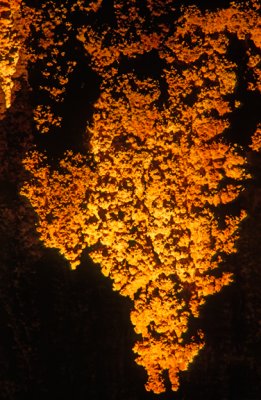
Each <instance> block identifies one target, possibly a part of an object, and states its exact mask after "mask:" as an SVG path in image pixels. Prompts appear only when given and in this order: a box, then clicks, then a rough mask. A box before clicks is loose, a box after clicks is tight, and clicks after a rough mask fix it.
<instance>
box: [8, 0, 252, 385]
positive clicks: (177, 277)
mask: <svg viewBox="0 0 261 400" xmlns="http://www.w3.org/2000/svg"><path fill="white" fill-rule="evenodd" d="M101 3H102V2H100V1H96V2H93V3H91V4H90V6H88V7H87V6H86V5H85V2H83V1H78V2H77V3H74V5H73V6H71V8H70V6H69V5H68V3H67V2H64V7H61V6H59V5H56V4H55V3H54V2H47V3H46V4H45V5H44V6H43V7H42V9H39V10H38V11H37V12H36V14H35V18H34V20H33V21H32V27H33V28H34V29H35V31H36V32H37V40H38V41H39V47H38V49H40V51H38V52H35V53H33V54H31V62H32V63H34V62H35V63H36V62H41V63H43V64H44V65H45V68H44V69H41V70H40V74H41V75H42V77H43V80H45V81H46V84H43V85H41V87H40V88H39V90H40V93H41V96H43V98H45V97H46V96H48V98H50V99H51V101H52V103H50V104H52V106H50V105H49V104H47V103H46V102H43V103H41V101H40V100H41V96H39V102H38V104H36V105H35V108H34V120H35V126H36V129H37V131H38V132H39V134H40V135H43V134H44V135H45V134H47V135H48V134H50V132H51V133H52V129H54V128H56V129H59V127H61V129H62V126H63V125H62V124H63V118H62V113H60V112H59V107H61V108H60V109H62V104H63V102H64V101H65V100H64V99H65V95H66V85H67V84H68V81H69V79H70V75H71V74H73V71H74V68H76V65H77V62H76V61H75V60H74V59H70V60H68V62H66V63H64V62H62V58H63V57H64V56H65V55H66V51H68V49H67V48H66V43H67V42H69V39H70V32H72V36H74V39H75V41H78V44H79V45H82V51H83V52H85V53H84V54H85V55H86V58H88V60H89V63H90V65H91V67H92V69H93V70H94V71H95V72H96V73H97V74H98V76H100V77H101V87H100V94H99V98H98V99H97V101H96V102H95V104H94V112H93V115H92V119H91V120H90V121H89V122H88V126H87V129H86V139H85V142H86V143H87V145H86V154H84V155H80V154H74V153H73V152H72V151H68V152H67V154H66V155H65V156H64V158H63V159H61V161H60V163H59V165H58V168H56V169H54V168H53V166H51V165H49V163H48V159H47V158H46V157H45V156H44V155H43V154H41V153H40V152H39V151H37V150H36V151H34V152H31V153H29V155H28V156H27V157H26V158H25V159H24V162H23V163H24V167H25V169H26V170H27V171H29V172H30V173H31V178H30V179H29V180H28V181H27V182H25V184H24V185H23V188H22V190H21V193H22V194H23V195H24V196H26V197H27V198H28V199H29V201H30V203H31V205H32V207H33V208H34V210H35V211H36V213H37V216H38V224H37V231H38V232H39V235H40V239H41V240H42V241H43V243H44V245H45V246H47V247H52V248H56V249H58V250H59V251H60V253H61V254H62V255H63V256H64V257H65V258H66V259H67V260H68V261H69V263H70V264H71V267H72V268H73V269H74V268H76V267H77V266H78V265H79V264H80V259H81V254H82V252H83V250H84V249H85V248H88V249H89V253H90V256H91V258H92V260H93V261H94V262H95V263H98V264H100V265H101V270H102V272H103V274H104V275H105V276H108V277H110V278H111V280H112V282H113V288H114V290H116V291H119V293H120V294H121V295H123V296H127V297H129V298H130V299H131V300H132V302H133V309H132V312H131V316H130V318H131V321H132V323H133V325H134V329H135V332H136V333H137V334H138V335H140V336H139V338H140V339H139V340H138V341H137V343H136V344H135V346H134V352H135V353H136V354H137V359H136V361H137V363H138V364H140V365H142V366H143V367H144V368H145V370H146V371H147V374H148V382H147V385H146V389H147V390H148V391H153V392H155V393H161V392H164V390H165V382H164V377H163V372H164V371H167V372H168V375H169V380H170V382H171V386H172V390H174V391H176V390H177V389H178V387H179V373H180V371H185V370H187V369H188V366H189V364H190V363H191V362H192V361H193V359H194V357H195V356H196V355H197V354H198V352H199V350H200V349H201V348H202V347H203V346H204V332H202V331H201V330H199V331H198V333H197V335H196V337H194V336H192V337H189V338H188V323H189V322H190V321H191V320H192V319H193V317H198V316H199V313H200V307H201V306H202V305H203V304H204V303H205V301H206V297H207V296H208V295H211V294H214V293H217V292H219V291H220V290H221V289H222V287H223V286H225V285H228V284H229V283H230V282H231V281H232V279H233V276H232V274H231V273H229V272H222V261H224V259H225V258H226V256H227V255H228V254H232V253H234V252H236V247H235V243H236V240H237V239H238V236H239V234H238V228H239V224H240V222H241V220H242V219H243V218H244V217H245V216H246V213H245V212H244V211H242V210H241V211H240V210H239V211H238V212H237V214H236V215H235V214H231V213H230V212H229V209H226V206H227V205H229V204H230V203H231V202H233V201H234V200H235V199H237V197H238V195H239V194H240V193H241V192H242V191H243V189H244V184H245V181H246V179H248V178H250V175H249V174H248V173H247V172H246V170H245V168H246V155H245V154H244V151H243V150H242V149H241V148H240V147H239V146H236V145H232V144H231V143H229V141H228V140H226V134H227V132H228V130H229V127H230V115H231V114H232V113H233V112H234V111H235V110H236V108H237V107H239V106H240V102H239V100H235V101H234V100H233V102H232V101H231V98H232V96H234V95H235V93H236V87H237V81H238V79H239V77H238V65H237V63H236V62H235V61H232V60H231V57H229V46H230V44H231V43H230V42H231V40H232V38H234V39H235V38H236V39H237V40H240V41H244V43H246V56H247V57H248V68H249V77H250V78H251V79H250V78H249V82H248V89H249V91H254V92H255V91H258V90H259V89H260V73H259V70H258V67H257V64H258V60H259V55H258V49H259V48H260V30H258V24H257V22H258V13H257V10H256V8H257V5H256V3H255V2H252V3H253V4H252V6H251V5H248V6H245V7H244V6H243V5H242V6H241V5H235V4H232V5H231V6H230V7H229V8H226V9H221V10H218V11H213V12H212V11H207V12H201V11H200V10H199V9H198V8H197V7H195V6H192V7H187V8H184V9H183V10H182V11H181V13H180V16H179V17H178V20H175V19H174V16H175V15H176V14H175V13H176V10H175V2H172V1H168V2H166V1H165V2H160V1H158V2H153V1H148V2H147V11H146V13H145V14H144V15H143V16H142V15H141V12H140V9H139V7H137V5H136V2H135V1H114V17H115V19H114V21H113V24H111V25H110V24H109V23H108V24H103V25H101V26H97V24H95V23H94V24H93V25H91V24H86V25H85V26H83V27H78V28H77V27H75V26H73V23H72V22H71V20H70V16H71V15H72V14H73V13H76V12H78V13H83V14H84V15H90V16H92V15H93V18H94V21H95V16H94V15H95V13H97V15H98V12H99V10H100V9H101V7H102V4H101ZM173 3H174V6H173ZM163 4H164V7H163ZM167 15H168V17H167ZM171 16H173V22H172V21H171V20H170V17H171ZM148 18H149V20H150V21H151V24H150V25H149V24H148V22H147V20H146V19H148ZM59 26H60V27H64V26H66V30H64V29H63V30H61V31H60V30H59ZM28 46H29V47H30V45H28ZM29 52H30V50H29ZM146 57H151V59H153V60H154V61H155V68H154V65H153V64H152V65H147V66H146V70H142V68H140V66H142V64H143V62H144V63H145V62H146V60H147V59H146ZM72 58H73V57H72ZM137 59H138V60H139V61H138V64H137V65H138V67H137V70H138V72H137V71H135V68H133V69H132V68H131V66H132V65H135V61H136V60H137ZM39 60H40V61H39ZM15 66H16V62H14V63H13V64H12V66H11V67H10V68H11V69H12V70H8V71H9V72H8V74H6V73H5V72H3V73H2V74H3V78H2V79H3V80H2V82H3V84H2V89H3V91H4V93H5V102H6V107H9V106H10V105H11V100H10V93H11V87H12V83H11V82H12V76H13V75H14V71H15ZM139 68H140V69H139ZM158 70H159V71H160V73H157V72H155V71H158ZM3 71H5V69H4V68H3ZM233 98H234V97H233ZM57 110H58V111H57ZM251 146H252V147H251V148H252V150H258V148H259V147H260V131H259V130H258V129H257V130H256V132H255V134H254V135H253V138H252V144H251ZM90 156H91V157H92V158H91V160H92V161H91V162H90ZM221 209H222V213H221V212H219V210H221ZM224 210H225V211H224Z"/></svg>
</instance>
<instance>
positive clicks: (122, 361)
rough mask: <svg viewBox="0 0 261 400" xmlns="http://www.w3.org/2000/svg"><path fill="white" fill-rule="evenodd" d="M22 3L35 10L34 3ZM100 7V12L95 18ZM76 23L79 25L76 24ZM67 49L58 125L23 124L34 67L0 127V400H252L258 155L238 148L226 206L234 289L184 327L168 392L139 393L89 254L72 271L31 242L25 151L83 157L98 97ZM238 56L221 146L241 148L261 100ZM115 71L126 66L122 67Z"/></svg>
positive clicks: (236, 50) (140, 381)
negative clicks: (234, 221)
mask: <svg viewBox="0 0 261 400" xmlns="http://www.w3.org/2000/svg"><path fill="white" fill-rule="evenodd" d="M27 3H28V4H29V3H30V5H31V6H35V7H40V6H41V2H37V1H33V0H31V1H30V2H29V1H28V2H27ZM109 3H110V2H108V3H107V5H106V6H105V5H104V7H105V8H104V10H105V11H106V10H109V8H110V7H109ZM195 3H196V4H197V5H198V6H200V7H201V8H202V9H204V8H205V7H206V4H205V3H204V2H202V1H201V2H200V1H198V2H193V1H183V4H184V5H188V4H195ZM104 4H105V2H104ZM227 5H228V2H227V1H220V0H219V1H212V2H211V4H207V8H208V9H215V8H217V7H226V6H227ZM104 10H103V11H104ZM105 15H107V17H106V18H108V14H107V13H105ZM77 21H78V22H77ZM83 22H84V21H83ZM77 23H81V21H79V19H77V18H76V20H75V24H77ZM68 46H69V47H70V49H68V51H70V57H71V56H72V55H71V53H72V54H73V57H74V58H76V59H77V62H78V64H77V68H76V70H75V71H74V73H73V74H72V75H71V77H70V81H69V84H68V88H67V92H66V97H65V101H64V103H63V105H62V108H61V109H60V110H59V112H60V113H61V114H62V116H63V117H64V122H63V126H62V129H60V130H57V131H54V132H52V135H48V136H43V137H41V136H39V134H37V132H36V131H35V129H34V127H33V126H32V125H31V124H30V122H29V121H32V109H33V105H34V102H35V101H36V97H37V95H38V92H37V87H38V86H39V84H40V82H39V74H38V73H37V68H40V66H31V70H29V82H30V85H31V87H32V92H31V91H30V90H29V87H28V85H27V84H26V83H25V82H22V89H21V91H20V92H19V93H18V94H17V96H16V99H15V101H14V103H13V104H12V107H11V108H10V109H9V110H8V111H7V112H6V114H5V118H4V119H3V120H1V121H0V132H1V136H0V150H1V167H0V210H1V214H0V222H1V223H0V254H1V259H0V275H1V276H0V326H1V329H0V398H1V399H2V400H31V399H32V400H33V399H34V400H44V399H46V398H48V399H50V400H52V399H53V400H54V399H55V400H57V399H58V400H59V399H67V398H68V399H72V398H73V399H77V400H83V399H86V398H88V399H94V400H95V399H103V400H156V399H159V400H170V399H176V400H191V399H207V400H259V399H260V397H261V384H260V382H261V366H260V362H259V359H260V357H259V356H260V353H258V351H260V329H261V327H260V320H261V305H260V287H261V273H260V264H261V263H260V261H261V256H260V254H261V253H260V239H259V238H260V231H261V223H260V209H261V206H260V169H261V168H260V165H261V164H260V155H259V154H257V153H254V152H252V151H249V150H247V157H248V161H249V169H250V171H251V173H252V174H253V179H252V180H251V181H249V182H248V183H247V185H246V190H245V192H244V193H243V194H242V195H241V196H240V198H239V200H238V201H237V202H236V203H235V204H233V205H232V208H233V207H234V208H238V207H239V206H240V207H242V208H245V209H246V210H247V211H248V217H247V219H246V220H245V221H244V222H243V223H242V225H241V228H240V229H241V232H240V233H241V238H240V240H239V241H238V244H237V247H238V253H237V254H235V255H233V256H230V257H227V259H226V261H225V262H224V265H223V268H224V270H227V271H231V272H233V273H234V276H235V281H234V283H233V284H232V285H230V286H229V287H226V288H224V289H223V290H222V291H221V292H220V293H218V294H216V295H214V296H210V297H209V298H208V300H207V303H206V305H205V306H204V307H203V309H202V312H201V315H200V317H199V318H198V319H197V320H195V321H192V322H191V330H193V329H195V328H197V327H199V328H202V329H203V331H204V332H205V336H206V345H205V348H204V349H203V350H202V351H201V353H200V354H199V356H198V357H197V358H195V360H194V362H193V364H191V366H190V368H189V370H188V371H186V372H183V373H182V374H181V381H180V389H179V391H178V392H177V393H173V392H171V391H170V390H168V391H167V392H166V393H165V394H162V395H155V394H153V393H148V392H146V391H145V389H144V383H145V381H146V373H145V371H144V370H143V368H141V367H139V366H137V365H136V363H135V361H134V358H135V357H134V354H133V353H132V347H133V344H134V342H135V341H136V340H137V335H136V334H135V333H134V330H133V327H132V325H131V322H130V319H129V313H130V310H131V302H130V301H128V300H127V299H125V298H123V297H121V296H119V295H118V294H117V293H115V292H113V291H112V285H111V282H110V280H108V279H106V278H105V277H103V275H102V274H101V272H100V269H99V267H97V265H94V264H93V263H92V261H91V259H90V257H89V256H88V252H87V251H86V252H84V254H83V256H82V262H81V265H80V266H79V268H78V269H77V270H76V271H71V270H70V269H69V265H68V263H67V262H66V261H65V260H64V259H63V257H62V256H60V255H59V254H58V252H57V251H56V250H53V249H46V248H44V246H42V244H41V243H40V242H39V240H38V237H37V233H36V231H35V222H36V216H35V215H34V213H33V211H32V209H31V207H30V205H29V204H28V202H27V201H26V199H24V198H21V196H19V190H20V187H21V185H22V183H23V180H24V178H25V175H24V171H23V167H22V160H23V158H24V155H25V153H26V151H27V150H28V149H30V148H32V146H33V145H34V144H36V145H37V148H40V149H42V150H44V151H46V152H47V155H48V157H49V158H50V160H53V162H54V164H55V163H56V162H57V159H58V158H59V157H60V156H61V155H62V154H63V153H64V151H65V150H66V149H72V150H73V151H84V149H85V145H84V141H83V134H84V131H85V126H86V123H87V121H88V120H89V119H90V118H91V115H92V111H93V103H94V102H95V100H96V99H97V98H98V96H99V85H100V80H99V77H98V76H97V75H96V74H95V73H94V72H93V71H92V70H91V68H90V67H89V65H88V63H86V60H85V59H84V57H82V55H81V48H80V47H77V46H76V44H75V43H74V42H73V41H72V42H70V43H69V44H68ZM243 47H244V43H239V42H238V41H236V40H235V41H234V42H233V43H232V45H231V49H230V51H231V57H232V58H234V59H235V60H237V61H240V63H239V64H240V68H241V71H240V72H241V74H240V76H242V81H241V82H239V85H238V88H237V91H238V92H237V93H236V95H237V98H238V96H239V97H240V99H241V101H242V104H243V105H242V107H241V108H239V109H238V110H237V111H236V113H235V114H234V115H233V116H232V117H231V123H232V124H231V129H230V130H229V132H227V139H226V140H229V141H230V142H231V143H238V144H240V145H242V146H243V147H244V149H247V145H248V144H249V143H250V137H251V135H252V134H253V131H254V130H255V127H256V124H257V122H258V111H259V110H260V98H258V97H257V96H256V95H255V94H249V93H247V92H246V85H245V81H244V79H243V76H244V71H245V64H244V63H245V61H244V58H242V54H243ZM147 57H148V58H149V57H154V58H153V62H154V64H155V66H156V67H157V68H160V67H161V66H160V65H158V64H157V60H156V58H157V57H156V55H155V54H152V55H151V54H150V55H149V56H147ZM146 63H147V64H146ZM150 63H151V59H148V60H147V59H146V56H145V58H143V59H141V60H140V62H137V63H136V64H135V65H132V66H131V67H132V68H135V69H136V72H137V73H138V74H139V73H140V74H146V70H145V71H144V68H145V69H146V65H150ZM144 66H145V67H144ZM34 68H35V69H34ZM122 68H123V70H124V68H128V66H126V63H124V60H123V65H122ZM83 82H84V85H83ZM163 91H164V83H163ZM231 101H233V98H232V99H231ZM258 102H259V103H258ZM258 104H259V105H258Z"/></svg>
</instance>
